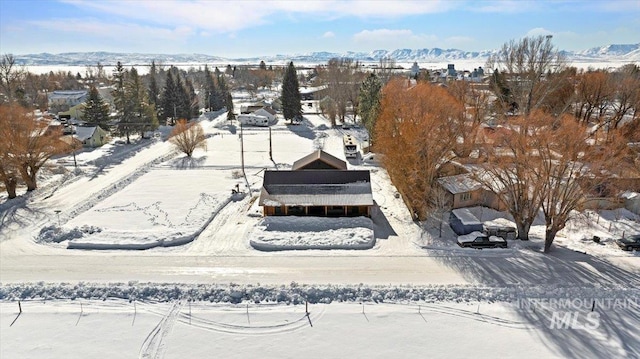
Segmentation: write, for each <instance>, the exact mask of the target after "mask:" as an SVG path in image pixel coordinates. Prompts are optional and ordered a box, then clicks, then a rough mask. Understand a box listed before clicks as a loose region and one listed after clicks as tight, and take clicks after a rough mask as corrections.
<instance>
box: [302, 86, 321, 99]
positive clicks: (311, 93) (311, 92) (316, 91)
mask: <svg viewBox="0 0 640 359" xmlns="http://www.w3.org/2000/svg"><path fill="white" fill-rule="evenodd" d="M327 88H328V86H324V85H323V86H317V87H302V88H300V98H301V100H302V101H311V100H321V99H323V98H324V97H325V96H327Z"/></svg>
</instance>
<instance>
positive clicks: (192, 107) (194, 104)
mask: <svg viewBox="0 0 640 359" xmlns="http://www.w3.org/2000/svg"><path fill="white" fill-rule="evenodd" d="M186 91H187V99H188V100H189V103H188V109H189V117H188V118H193V117H196V116H198V113H199V112H200V103H199V102H198V95H197V94H196V90H195V89H194V87H193V82H191V80H187V81H186Z"/></svg>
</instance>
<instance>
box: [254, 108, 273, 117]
mask: <svg viewBox="0 0 640 359" xmlns="http://www.w3.org/2000/svg"><path fill="white" fill-rule="evenodd" d="M260 110H263V111H266V112H267V113H269V114H271V115H273V116H275V115H276V114H277V112H276V110H274V109H272V108H271V107H268V106H265V107H263V108H261V109H259V110H256V111H255V112H258V111H260Z"/></svg>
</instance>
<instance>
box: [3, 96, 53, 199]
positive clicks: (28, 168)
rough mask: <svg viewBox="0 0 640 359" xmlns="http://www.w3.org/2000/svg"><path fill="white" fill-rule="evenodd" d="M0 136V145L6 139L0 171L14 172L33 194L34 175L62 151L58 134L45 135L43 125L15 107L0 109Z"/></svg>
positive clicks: (25, 111) (46, 131)
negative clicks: (0, 135)
mask: <svg viewBox="0 0 640 359" xmlns="http://www.w3.org/2000/svg"><path fill="white" fill-rule="evenodd" d="M0 133H2V135H3V141H4V140H5V139H6V143H5V144H4V145H2V146H0V150H2V151H3V153H2V154H0V157H2V158H3V159H8V161H7V162H5V161H3V163H4V165H3V166H2V167H3V171H5V172H6V171H7V169H8V170H9V171H8V172H7V173H13V172H12V171H13V170H17V171H18V172H19V173H20V176H21V178H22V180H23V181H24V182H25V183H26V185H27V191H33V190H35V189H36V188H37V182H36V179H37V174H38V171H39V170H40V169H41V168H42V166H44V164H45V163H46V162H47V160H48V159H49V158H51V157H52V156H54V155H56V154H59V153H62V152H63V151H64V146H63V142H61V141H60V140H59V138H58V137H59V133H56V132H52V131H49V130H48V129H47V126H46V124H44V123H41V122H39V121H37V120H35V119H34V118H33V116H32V114H31V113H29V112H28V111H27V110H26V109H25V108H23V107H21V106H19V105H16V104H15V103H14V104H8V105H2V106H0ZM5 151H6V152H5Z"/></svg>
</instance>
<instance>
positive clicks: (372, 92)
mask: <svg viewBox="0 0 640 359" xmlns="http://www.w3.org/2000/svg"><path fill="white" fill-rule="evenodd" d="M380 90H382V82H381V81H380V79H379V78H378V76H377V75H376V74H374V73H372V74H370V75H369V76H368V77H367V79H366V80H364V82H363V83H362V85H361V86H360V92H359V94H358V97H359V101H358V112H359V113H360V118H361V119H362V123H363V124H364V126H365V128H366V129H367V131H369V138H372V137H373V129H374V128H375V124H376V119H377V118H378V113H379V112H380Z"/></svg>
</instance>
